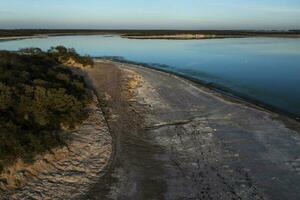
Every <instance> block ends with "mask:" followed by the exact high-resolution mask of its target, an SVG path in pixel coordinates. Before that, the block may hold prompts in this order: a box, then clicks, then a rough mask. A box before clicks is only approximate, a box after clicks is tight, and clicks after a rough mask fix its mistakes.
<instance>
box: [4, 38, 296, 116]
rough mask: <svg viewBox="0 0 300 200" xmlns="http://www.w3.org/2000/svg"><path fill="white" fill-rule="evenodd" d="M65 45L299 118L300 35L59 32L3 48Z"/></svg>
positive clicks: (11, 42) (7, 43) (43, 47)
mask: <svg viewBox="0 0 300 200" xmlns="http://www.w3.org/2000/svg"><path fill="white" fill-rule="evenodd" d="M55 45H65V46H67V47H74V48H75V49H76V50H77V51H78V52H80V53H81V54H89V55H92V56H120V57H124V58H125V59H128V60H131V61H137V62H143V63H155V64H164V65H167V66H168V67H166V66H164V69H166V70H171V71H174V72H178V73H183V74H185V75H188V76H190V77H193V78H197V79H199V80H202V81H206V82H211V83H216V84H218V85H222V86H224V87H226V88H230V89H232V90H233V91H235V92H238V93H240V94H242V95H245V96H247V97H250V98H253V99H255V100H258V101H261V102H264V103H266V104H269V105H272V106H274V107H277V108H279V109H282V110H284V111H287V112H290V113H293V114H295V115H297V116H300V39H279V38H246V39H245V38H244V39H219V40H218V39H217V40H190V41H188V40H183V41H180V40H129V39H123V38H120V37H118V36H113V37H110V36H60V37H50V38H36V39H26V40H15V41H5V42H0V49H6V50H18V49H19V48H24V47H40V48H42V49H48V48H49V47H50V46H55Z"/></svg>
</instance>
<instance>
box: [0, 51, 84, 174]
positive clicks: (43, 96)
mask: <svg viewBox="0 0 300 200" xmlns="http://www.w3.org/2000/svg"><path fill="white" fill-rule="evenodd" d="M52 50H53V49H51V51H52ZM72 53H74V54H76V56H78V58H80V56H79V55H78V54H77V53H76V52H75V51H74V50H72ZM59 55H60V54H57V55H53V52H49V53H45V52H43V51H41V50H40V49H36V48H31V49H23V50H20V52H17V53H12V52H7V51H0V170H1V169H2V168H3V167H4V166H7V165H8V164H11V163H13V162H14V161H16V159H18V158H21V159H23V160H27V161H28V160H31V159H32V158H33V157H34V156H35V155H36V154H39V153H42V152H44V151H46V150H49V149H51V148H53V147H55V146H58V145H61V144H63V141H62V139H61V137H60V134H59V133H60V132H61V129H62V127H69V128H72V127H74V126H76V125H77V124H80V123H81V122H82V120H83V119H85V118H86V113H85V112H84V107H85V106H86V104H87V103H88V102H89V100H90V94H89V93H88V91H87V89H86V85H85V83H84V81H83V78H82V77H80V76H78V75H74V74H73V73H72V71H71V70H70V69H69V68H67V67H64V66H63V65H61V63H59V62H58V59H57V57H55V56H59Z"/></svg>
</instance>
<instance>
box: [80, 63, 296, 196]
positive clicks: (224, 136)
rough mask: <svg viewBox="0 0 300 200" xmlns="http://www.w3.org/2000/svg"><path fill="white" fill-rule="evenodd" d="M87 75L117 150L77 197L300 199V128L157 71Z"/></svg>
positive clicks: (120, 69)
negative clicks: (103, 172) (104, 170)
mask: <svg viewBox="0 0 300 200" xmlns="http://www.w3.org/2000/svg"><path fill="white" fill-rule="evenodd" d="M90 70H91V71H89V72H88V74H89V77H90V78H91V80H92V82H94V83H95V84H94V85H95V86H96V88H95V89H96V90H97V94H98V95H102V96H104V97H105V98H106V105H105V107H106V110H107V112H106V115H107V116H108V118H107V119H108V124H109V125H110V127H111V129H112V131H113V133H114V141H115V142H114V149H115V151H114V153H113V162H112V165H111V168H110V170H109V171H108V173H107V174H106V175H105V176H103V177H102V178H101V179H99V180H98V182H97V183H96V184H94V185H93V186H92V187H91V188H90V190H89V191H88V192H86V193H85V194H83V195H82V196H81V197H80V199H216V200H217V199H218V200H219V199H249V200H250V199H251V200H252V199H272V200H274V199H275V200H276V199H278V200H280V199H291V200H298V199H299V198H300V190H299V186H300V157H299V153H300V134H299V133H300V131H299V130H300V124H299V123H298V122H296V121H294V120H292V119H289V118H286V117H283V116H280V115H279V114H276V113H272V112H269V111H267V110H264V109H261V108H258V107H256V106H253V105H251V104H248V103H245V102H240V101H238V100H235V99H232V98H231V97H226V96H224V95H222V94H220V93H216V92H214V91H211V90H209V89H207V88H205V87H202V86H201V85H197V84H195V83H193V82H191V81H188V80H185V79H183V78H179V77H177V76H174V75H171V74H168V73H164V72H160V71H156V70H153V69H149V68H145V67H141V66H137V65H131V64H124V63H119V62H112V61H108V60H98V61H97V64H96V66H95V67H94V68H93V69H90ZM101 77H102V79H101ZM105 86H107V87H105Z"/></svg>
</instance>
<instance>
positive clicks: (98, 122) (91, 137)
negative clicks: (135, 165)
mask: <svg viewBox="0 0 300 200" xmlns="http://www.w3.org/2000/svg"><path fill="white" fill-rule="evenodd" d="M86 109H87V111H88V113H89V117H88V119H87V120H86V121H84V123H83V124H82V126H80V127H79V128H78V129H76V130H74V131H68V132H66V133H64V137H66V144H67V146H64V147H63V148H58V149H54V150H53V151H52V152H50V153H49V154H46V155H44V156H41V157H39V158H36V160H35V162H34V163H33V164H26V163H23V162H21V161H20V162H18V163H16V164H15V165H14V166H12V167H10V168H9V169H7V170H6V172H5V173H3V174H2V175H1V176H0V177H1V182H0V187H1V190H0V192H1V196H0V199H9V200H11V199H16V200H19V199H76V197H77V196H80V195H81V194H82V193H84V192H85V191H87V190H88V188H89V187H90V186H91V185H92V184H94V183H95V182H96V181H97V180H98V178H99V176H101V173H103V170H105V167H106V166H107V164H108V163H109V160H110V156H111V152H112V138H111V135H110V133H109V129H108V127H107V124H106V121H105V119H104V117H103V114H102V111H101V110H100V109H99V107H98V100H97V98H96V96H94V98H93V102H92V103H91V104H90V105H89V106H88V107H87V108H86Z"/></svg>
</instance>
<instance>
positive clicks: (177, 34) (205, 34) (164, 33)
mask: <svg viewBox="0 0 300 200" xmlns="http://www.w3.org/2000/svg"><path fill="white" fill-rule="evenodd" d="M107 34H111V35H119V36H120V37H122V38H128V39H168V40H203V39H224V38H246V37H277V38H300V31H299V30H294V31H247V30H246V31H235V30H222V31H221V30H63V29H60V30H59V29H57V30H55V29H52V30H50V29H42V30H39V29H36V30H35V29H32V30H31V29H16V30H4V29H0V41H4V40H19V39H28V38H40V37H51V36H71V35H107Z"/></svg>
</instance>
